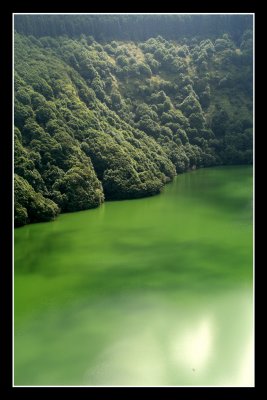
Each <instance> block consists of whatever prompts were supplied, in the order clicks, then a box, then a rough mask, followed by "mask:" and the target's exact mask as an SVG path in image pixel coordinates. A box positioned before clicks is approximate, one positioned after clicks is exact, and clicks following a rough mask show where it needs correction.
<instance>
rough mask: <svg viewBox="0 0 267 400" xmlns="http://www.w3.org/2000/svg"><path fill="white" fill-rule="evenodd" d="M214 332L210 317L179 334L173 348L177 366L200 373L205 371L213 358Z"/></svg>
mask: <svg viewBox="0 0 267 400" xmlns="http://www.w3.org/2000/svg"><path fill="white" fill-rule="evenodd" d="M212 341H213V330H212V322H211V319H210V318H209V317H204V318H202V319H200V320H198V321H196V322H195V323H194V324H192V325H191V326H189V327H186V331H185V332H183V333H182V334H181V333H180V332H179V334H178V335H177V338H176V340H175V343H174V346H173V354H174V357H175V361H176V364H177V366H179V367H180V368H182V367H183V366H185V367H186V368H191V369H192V371H194V372H195V371H197V372H198V373H199V372H200V373H201V372H202V371H204V370H205V367H206V365H207V361H208V360H209V357H210V356H211V352H212V345H213V343H212Z"/></svg>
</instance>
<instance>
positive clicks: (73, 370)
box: [14, 166, 254, 386]
mask: <svg viewBox="0 0 267 400" xmlns="http://www.w3.org/2000/svg"><path fill="white" fill-rule="evenodd" d="M252 203H253V202H252V167H250V166H236V167H217V168H207V169H201V170H197V171H192V172H189V173H186V174H183V175H179V176H177V177H176V178H175V179H174V181H173V182H172V183H170V184H168V185H167V186H165V188H164V190H163V192H162V193H161V194H160V195H157V196H154V197H149V198H144V199H138V200H129V201H114V202H107V203H105V204H103V205H102V206H101V207H100V208H97V209H94V210H88V211H82V212H76V213H71V214H63V215H60V216H59V218H58V219H57V220H56V221H54V222H48V223H39V224H32V225H28V226H25V227H22V228H18V229H15V231H14V255H15V257H14V258H15V260H14V261H15V262H14V384H15V385H44V386H46V385H47V386H52V385H59V386H60V385H70V386H71V385H81V386H83V385H84V386H113V385H114V386H124V385H125V386H252V385H253V384H254V383H253V382H254V380H253V369H254V368H253V347H254V346H253V224H252V213H253V208H252Z"/></svg>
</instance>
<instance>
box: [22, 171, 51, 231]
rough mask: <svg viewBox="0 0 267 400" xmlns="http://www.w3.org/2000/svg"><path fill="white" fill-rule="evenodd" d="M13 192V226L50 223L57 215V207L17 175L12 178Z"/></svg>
mask: <svg viewBox="0 0 267 400" xmlns="http://www.w3.org/2000/svg"><path fill="white" fill-rule="evenodd" d="M14 192H15V199H14V206H15V221H14V222H15V226H21V225H25V224H26V223H29V222H37V221H50V220H52V219H54V218H55V217H56V216H57V214H58V213H59V208H58V206H57V205H56V204H55V203H54V202H53V201H52V200H50V199H47V198H44V197H43V196H42V194H41V193H37V192H35V190H34V189H33V188H32V186H31V185H30V184H29V183H28V182H27V181H26V180H25V179H23V178H22V177H20V176H19V175H17V174H15V176H14Z"/></svg>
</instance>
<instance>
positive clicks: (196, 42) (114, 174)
mask: <svg viewBox="0 0 267 400" xmlns="http://www.w3.org/2000/svg"><path fill="white" fill-rule="evenodd" d="M48 33H49V32H48ZM14 78H15V82H14V83H15V115H14V117H15V130H14V146H15V225H16V226H20V225H24V224H26V223H29V222H36V221H44V220H50V219H53V218H55V216H56V215H57V214H58V213H59V212H60V211H62V212H68V211H76V210H82V209H87V208H92V207H96V206H98V205H99V204H101V202H103V201H104V199H125V198H136V197H143V196H148V195H153V194H155V193H158V192H159V191H160V190H161V188H162V186H163V185H164V184H165V183H166V182H168V181H170V180H171V179H172V178H173V176H175V174H176V173H181V172H184V171H186V170H188V169H190V168H195V167H196V168H199V167H205V166H211V165H220V164H246V163H252V32H251V31H250V30H246V31H245V32H242V35H239V40H235V41H233V40H232V39H231V38H230V36H229V35H227V34H223V35H222V36H219V37H217V38H214V37H212V38H211V39H208V38H206V39H203V38H196V37H192V35H191V36H190V35H188V37H186V38H181V39H179V38H178V39H177V40H166V39H164V38H163V37H159V36H157V37H154V38H150V39H148V40H146V41H129V40H128V41H126V40H120V41H116V42H115V41H106V40H105V41H101V43H100V42H97V41H95V40H94V38H93V37H92V36H86V35H80V36H79V37H73V36H71V35H70V36H66V35H65V36H54V37H52V36H41V37H40V36H39V37H37V36H26V35H22V34H15V77H14Z"/></svg>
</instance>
